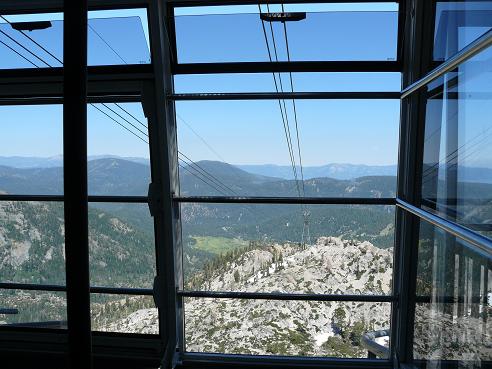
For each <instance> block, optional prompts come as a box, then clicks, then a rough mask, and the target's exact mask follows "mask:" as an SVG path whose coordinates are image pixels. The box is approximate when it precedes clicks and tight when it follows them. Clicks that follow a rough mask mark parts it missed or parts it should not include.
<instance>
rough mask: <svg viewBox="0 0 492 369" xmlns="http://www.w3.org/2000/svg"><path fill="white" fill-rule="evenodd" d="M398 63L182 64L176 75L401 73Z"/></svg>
mask: <svg viewBox="0 0 492 369" xmlns="http://www.w3.org/2000/svg"><path fill="white" fill-rule="evenodd" d="M401 70H402V68H401V63H400V62H398V61H291V62H284V61H279V62H230V63H180V64H174V65H173V73H174V74H219V73H274V72H275V73H288V72H292V73H295V72H299V73H302V72H310V73H312V72H339V73H342V72H401Z"/></svg>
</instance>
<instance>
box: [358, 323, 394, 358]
mask: <svg viewBox="0 0 492 369" xmlns="http://www.w3.org/2000/svg"><path fill="white" fill-rule="evenodd" d="M390 335H391V332H390V330H389V329H382V330H378V331H373V332H367V333H364V334H363V335H362V337H361V339H360V343H361V345H362V346H364V347H365V348H366V349H367V351H368V358H369V359H376V358H377V357H379V358H383V359H387V358H389V355H390V350H389V348H388V347H386V346H384V345H381V344H379V343H377V342H376V338H381V337H388V338H389V337H390Z"/></svg>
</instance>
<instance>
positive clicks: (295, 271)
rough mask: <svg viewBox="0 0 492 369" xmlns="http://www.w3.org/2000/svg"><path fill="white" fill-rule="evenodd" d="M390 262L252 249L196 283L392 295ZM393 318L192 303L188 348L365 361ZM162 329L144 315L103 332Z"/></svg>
mask: <svg viewBox="0 0 492 369" xmlns="http://www.w3.org/2000/svg"><path fill="white" fill-rule="evenodd" d="M391 261H392V250H391V249H386V250H383V249H378V248H376V247H374V246H373V245H372V244H370V243H369V242H357V241H348V240H341V239H340V238H335V237H321V238H319V239H318V240H317V242H316V244H315V245H312V246H305V247H303V246H299V245H296V244H284V245H280V244H271V245H261V246H260V245H257V246H256V247H254V248H251V247H250V248H249V249H248V250H246V251H245V252H244V253H238V254H237V255H236V256H235V258H234V259H233V260H230V261H227V262H224V263H222V265H221V266H220V267H217V268H215V269H214V270H213V271H209V270H208V269H207V270H208V271H204V272H203V273H202V274H201V275H197V276H196V277H195V279H194V280H193V281H189V283H194V284H195V286H196V287H197V288H200V289H207V290H217V291H249V292H273V291H279V292H293V293H346V294H361V293H369V294H371V293H373V294H386V293H389V292H390V288H391V287H390V285H391V275H392V266H391ZM204 275H206V279H204ZM200 281H201V282H200ZM197 283H201V285H196V284H197ZM389 317H390V304H386V303H359V302H357V303H351V302H348V303H335V302H315V301H273V300H235V299H234V300H233V299H193V298H189V299H186V301H185V321H186V324H185V330H186V332H185V335H186V345H187V350H189V351H198V352H225V353H245V354H276V355H309V356H312V355H317V356H319V355H321V356H341V357H365V356H366V355H367V352H366V351H365V350H364V349H363V348H362V347H361V345H360V336H361V335H362V334H363V333H364V332H367V331H370V330H376V329H383V328H387V327H388V325H389ZM156 321H157V312H156V311H155V310H152V309H141V310H138V311H136V312H134V313H133V314H130V315H129V316H126V317H123V318H121V319H119V320H117V321H116V322H113V323H110V324H107V325H106V326H102V327H101V329H103V330H113V329H115V328H117V327H118V328H121V327H122V326H125V325H127V326H128V329H129V331H131V332H135V333H137V332H138V333H141V332H148V333H150V332H152V331H154V329H157V325H156V324H155V322H156ZM154 332H156V331H154Z"/></svg>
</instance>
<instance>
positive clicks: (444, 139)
mask: <svg viewBox="0 0 492 369" xmlns="http://www.w3.org/2000/svg"><path fill="white" fill-rule="evenodd" d="M491 56H492V48H489V49H487V50H485V51H483V52H482V53H481V54H479V55H477V56H475V57H474V58H472V59H470V60H468V61H467V62H465V63H464V64H462V65H461V66H460V67H459V68H458V70H457V71H456V72H452V73H448V74H446V75H445V76H444V77H443V78H441V79H440V80H438V81H435V82H434V83H432V84H431V85H430V86H429V87H428V96H429V97H428V102H427V116H426V128H425V144H424V169H423V178H422V193H423V197H424V201H423V204H424V205H425V207H426V208H427V209H430V210H432V211H434V212H436V213H438V214H439V215H441V216H445V217H447V218H448V219H450V220H453V221H457V222H459V223H461V224H463V225H465V226H467V227H469V228H471V229H474V230H476V231H479V232H483V233H484V234H486V235H490V231H491V230H492V223H491V219H492V218H491V211H492V207H491V206H490V205H491V200H492V198H491V194H492V160H491V158H492V145H491V143H492V136H491V133H492V125H491V122H490V119H489V117H490V116H491V114H492V107H491V104H490V92H491V90H490V86H491V84H490V83H491V82H492V78H491V77H492V74H491V73H490V71H489V69H490V68H489V66H490V62H489V61H488V60H490V57H491Z"/></svg>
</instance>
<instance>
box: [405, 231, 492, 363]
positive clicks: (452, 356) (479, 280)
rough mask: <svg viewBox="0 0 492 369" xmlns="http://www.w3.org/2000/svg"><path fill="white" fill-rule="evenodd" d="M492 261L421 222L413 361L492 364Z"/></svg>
mask: <svg viewBox="0 0 492 369" xmlns="http://www.w3.org/2000/svg"><path fill="white" fill-rule="evenodd" d="M491 261H492V259H491V255H490V254H489V255H483V254H481V253H478V252H477V251H475V250H474V248H473V246H471V245H469V244H467V243H466V242H464V241H461V240H459V239H457V238H456V237H454V236H452V235H450V234H446V233H445V232H444V231H442V230H440V229H439V228H436V227H434V226H432V225H430V224H428V223H426V222H424V221H421V222H420V241H419V247H418V271H417V295H418V296H417V302H418V303H417V305H416V309H415V338H414V346H413V350H414V356H415V358H416V359H421V360H427V361H432V364H433V365H439V364H440V362H441V361H444V360H446V361H447V360H457V361H458V362H459V363H458V365H457V367H465V366H467V367H472V366H473V367H487V363H490V360H491V358H492V356H491V351H490V342H492V324H491V322H492V320H491V317H492V315H491V308H490V303H491V301H490V298H491V296H492V267H491V266H492V263H491Z"/></svg>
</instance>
